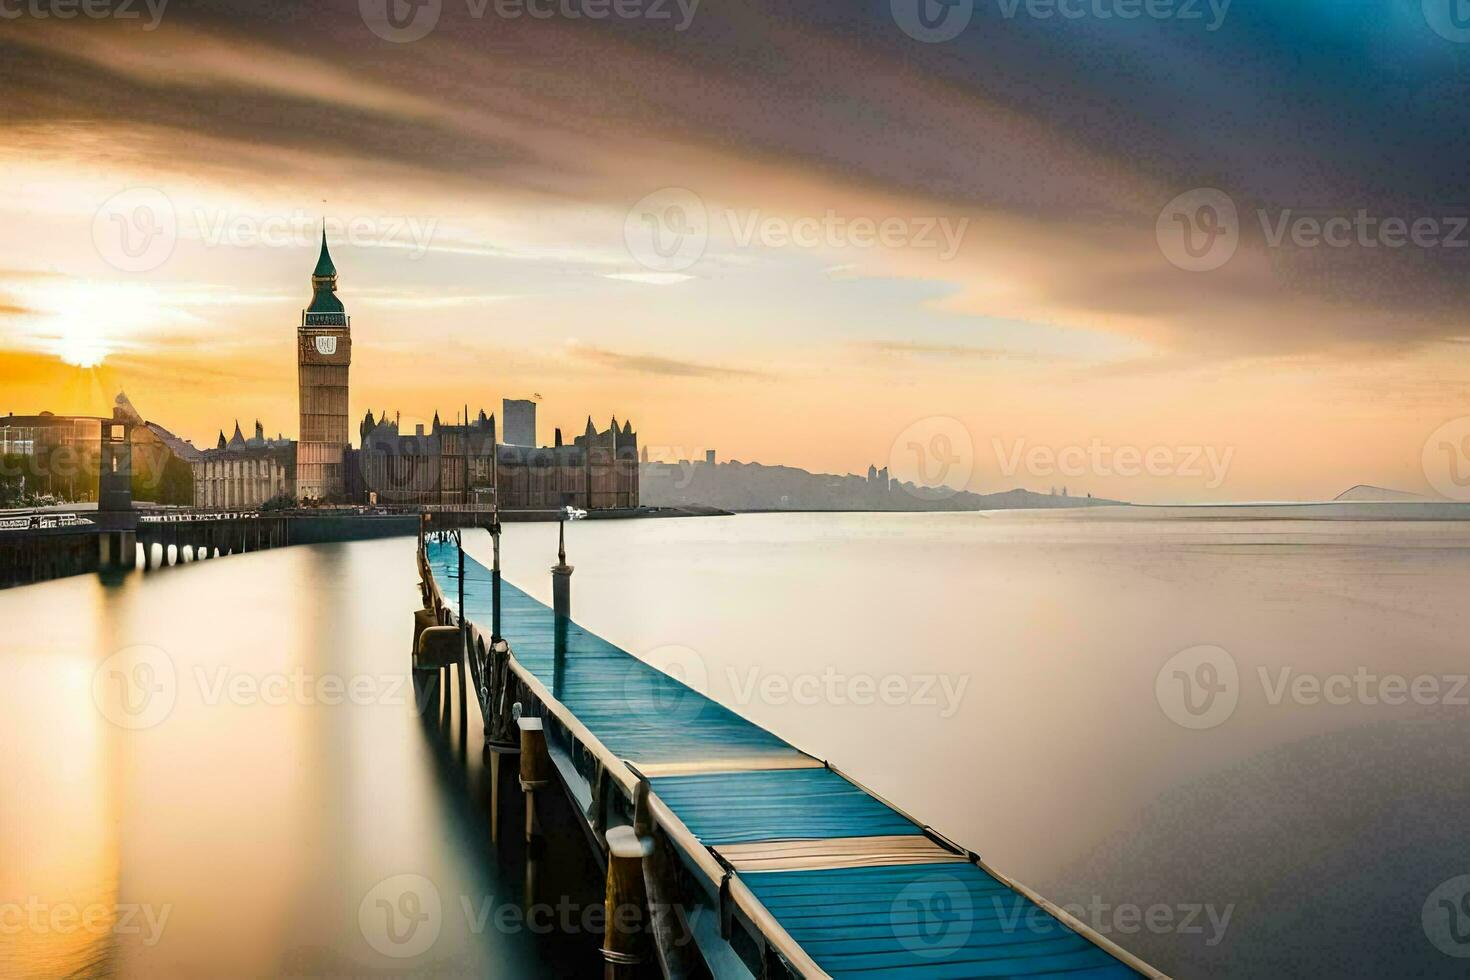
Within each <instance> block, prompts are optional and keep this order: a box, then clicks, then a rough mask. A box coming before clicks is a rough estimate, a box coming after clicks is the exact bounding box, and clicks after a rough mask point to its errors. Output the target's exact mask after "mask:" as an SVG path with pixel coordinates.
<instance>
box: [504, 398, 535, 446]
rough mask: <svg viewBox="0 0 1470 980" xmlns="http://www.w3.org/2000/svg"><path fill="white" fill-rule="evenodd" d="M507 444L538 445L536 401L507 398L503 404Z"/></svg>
mask: <svg viewBox="0 0 1470 980" xmlns="http://www.w3.org/2000/svg"><path fill="white" fill-rule="evenodd" d="M501 414H502V415H503V416H504V417H505V444H506V445H507V446H530V447H532V448H535V446H536V403H535V402H533V401H529V400H526V399H514V398H507V399H505V400H504V402H503V403H502V404H501Z"/></svg>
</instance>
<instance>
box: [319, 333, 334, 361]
mask: <svg viewBox="0 0 1470 980" xmlns="http://www.w3.org/2000/svg"><path fill="white" fill-rule="evenodd" d="M316 352H317V353H318V354H321V355H322V356H323V357H331V356H332V355H333V354H335V353H337V338H336V337H317V338H316Z"/></svg>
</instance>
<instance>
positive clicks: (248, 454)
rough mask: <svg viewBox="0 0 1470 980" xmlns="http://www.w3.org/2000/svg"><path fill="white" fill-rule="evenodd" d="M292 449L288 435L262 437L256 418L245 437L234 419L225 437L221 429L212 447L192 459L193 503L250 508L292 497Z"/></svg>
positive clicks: (293, 494) (294, 468) (294, 483)
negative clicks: (250, 433) (231, 431)
mask: <svg viewBox="0 0 1470 980" xmlns="http://www.w3.org/2000/svg"><path fill="white" fill-rule="evenodd" d="M296 450H297V446H296V444H295V443H293V442H292V441H291V440H289V439H285V438H282V437H280V436H277V437H276V438H275V439H267V438H266V437H265V430H264V427H263V426H262V425H261V424H260V422H259V421H258V420H257V421H256V423H255V435H254V436H252V437H251V438H249V439H246V438H245V436H244V434H243V433H241V431H240V423H239V422H238V421H237V422H236V423H235V434H234V435H233V436H231V437H230V438H229V439H228V440H227V439H225V434H224V432H223V431H221V432H220V434H219V441H218V443H217V444H216V446H215V448H214V449H211V450H209V451H207V452H204V453H201V454H200V456H199V458H198V459H197V460H195V461H194V464H193V470H194V506H195V507H208V508H217V509H221V510H252V509H254V508H257V507H260V506H262V505H263V504H265V503H267V502H269V501H271V500H275V499H278V498H279V499H281V500H294V499H295V497H296Z"/></svg>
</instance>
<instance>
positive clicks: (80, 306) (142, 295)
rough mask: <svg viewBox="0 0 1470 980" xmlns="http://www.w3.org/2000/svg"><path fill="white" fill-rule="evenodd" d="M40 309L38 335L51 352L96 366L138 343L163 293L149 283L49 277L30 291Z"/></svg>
mask: <svg viewBox="0 0 1470 980" xmlns="http://www.w3.org/2000/svg"><path fill="white" fill-rule="evenodd" d="M27 299H28V301H29V302H28V305H30V306H32V307H33V308H34V309H35V310H36V311H37V317H36V328H37V331H36V333H37V336H38V338H39V339H40V341H41V344H42V345H43V346H44V348H45V349H46V350H47V352H48V353H51V354H53V355H55V356H56V357H58V358H60V359H61V360H62V361H63V362H64V363H66V364H70V365H73V366H74V367H79V368H95V367H98V366H99V365H101V364H102V362H103V361H105V360H106V359H107V358H108V356H109V355H111V354H114V353H116V352H117V351H118V350H119V349H120V348H125V347H127V346H129V344H133V343H136V340H137V338H138V335H139V334H140V333H142V332H143V331H145V330H146V329H147V328H148V326H149V325H150V324H152V323H153V322H154V321H155V320H156V318H157V317H158V316H159V309H160V304H159V297H158V295H157V293H156V292H155V291H154V290H153V289H151V288H149V287H147V286H144V285H135V284H131V283H116V282H97V281H87V280H72V281H65V282H59V283H50V282H48V283H45V284H43V285H40V286H38V287H37V288H35V289H34V290H32V291H31V294H30V295H29V296H27Z"/></svg>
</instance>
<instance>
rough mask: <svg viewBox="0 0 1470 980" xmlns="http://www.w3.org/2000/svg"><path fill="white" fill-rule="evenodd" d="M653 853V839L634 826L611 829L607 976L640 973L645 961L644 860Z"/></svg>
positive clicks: (617, 978)
mask: <svg viewBox="0 0 1470 980" xmlns="http://www.w3.org/2000/svg"><path fill="white" fill-rule="evenodd" d="M652 853H653V840H652V838H648V837H640V836H639V835H638V832H637V831H635V830H634V829H633V828H632V827H614V828H612V829H611V830H609V831H608V832H607V899H606V903H607V905H606V909H605V911H606V915H605V916H604V922H605V925H604V926H603V936H602V959H603V962H604V963H605V969H604V976H605V977H606V978H607V980H626V978H631V977H633V976H635V975H636V972H637V969H638V965H639V964H640V963H642V962H643V959H644V949H645V943H644V939H645V937H646V935H647V931H648V930H647V923H648V912H647V908H648V893H647V889H646V888H645V886H644V883H643V860H644V858H647V857H648V856H649V855H650V854H652Z"/></svg>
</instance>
